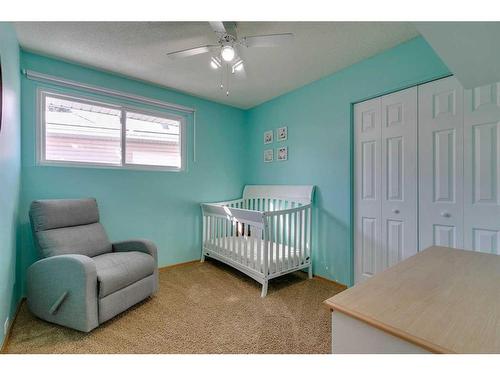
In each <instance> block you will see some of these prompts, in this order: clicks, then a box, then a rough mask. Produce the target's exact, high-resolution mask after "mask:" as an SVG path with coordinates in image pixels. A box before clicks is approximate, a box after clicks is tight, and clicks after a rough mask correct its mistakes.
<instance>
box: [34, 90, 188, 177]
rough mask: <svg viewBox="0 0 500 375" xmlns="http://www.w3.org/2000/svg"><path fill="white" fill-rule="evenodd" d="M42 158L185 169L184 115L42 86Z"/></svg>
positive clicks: (55, 162) (43, 161)
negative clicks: (91, 98)
mask: <svg viewBox="0 0 500 375" xmlns="http://www.w3.org/2000/svg"><path fill="white" fill-rule="evenodd" d="M40 97H41V111H42V113H41V116H40V128H39V129H40V132H39V137H38V138H39V139H38V145H39V152H38V155H39V162H40V164H46V165H68V164H69V165H90V166H101V167H123V168H146V169H164V170H182V169H183V168H184V158H183V151H184V150H183V142H182V141H183V124H184V122H183V119H182V118H181V117H179V116H175V115H171V114H166V113H157V112H152V111H145V110H138V109H129V108H128V107H124V106H116V105H112V104H105V103H101V102H94V101H91V100H87V99H83V98H75V97H69V96H63V95H59V94H53V93H49V92H46V91H41V96H40Z"/></svg>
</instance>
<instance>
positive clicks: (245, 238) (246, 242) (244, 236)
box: [243, 224, 249, 266]
mask: <svg viewBox="0 0 500 375" xmlns="http://www.w3.org/2000/svg"><path fill="white" fill-rule="evenodd" d="M248 228H249V225H248V224H246V225H245V227H244V228H243V229H244V231H246V235H245V233H243V240H244V241H245V260H244V262H245V266H248Z"/></svg>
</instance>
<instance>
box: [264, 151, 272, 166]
mask: <svg viewBox="0 0 500 375" xmlns="http://www.w3.org/2000/svg"><path fill="white" fill-rule="evenodd" d="M273 159H274V153H273V149H272V148H270V149H268V150H264V163H271V162H272V161H273Z"/></svg>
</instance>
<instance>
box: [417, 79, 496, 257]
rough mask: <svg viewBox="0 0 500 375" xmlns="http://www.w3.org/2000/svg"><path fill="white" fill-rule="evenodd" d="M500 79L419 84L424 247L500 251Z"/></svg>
mask: <svg viewBox="0 0 500 375" xmlns="http://www.w3.org/2000/svg"><path fill="white" fill-rule="evenodd" d="M499 88H500V85H499V84H498V83H494V84H490V85H485V86H481V87H477V88H474V89H471V90H464V89H463V87H462V85H461V84H460V83H459V82H458V81H457V79H455V78H454V77H449V78H445V79H441V80H438V81H434V82H430V83H427V84H425V85H422V86H419V87H418V90H419V98H418V106H419V120H418V132H419V141H418V147H419V166H420V168H419V169H420V172H419V183H420V184H419V189H420V191H419V213H418V214H419V232H420V242H419V248H420V249H421V250H423V249H426V248H427V247H429V246H432V245H441V246H449V247H456V248H463V249H466V250H475V251H483V252H489V253H496V254H500V173H499V167H500V125H499V122H500V90H499Z"/></svg>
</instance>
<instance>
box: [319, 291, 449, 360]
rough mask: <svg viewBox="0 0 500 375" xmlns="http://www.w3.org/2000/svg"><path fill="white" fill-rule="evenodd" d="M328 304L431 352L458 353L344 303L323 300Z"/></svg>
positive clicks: (330, 307) (333, 308) (334, 308)
mask: <svg viewBox="0 0 500 375" xmlns="http://www.w3.org/2000/svg"><path fill="white" fill-rule="evenodd" d="M323 303H324V304H325V305H326V306H328V308H329V309H330V311H332V312H333V310H336V311H339V312H341V313H343V314H346V315H348V316H350V317H351V318H354V319H357V320H360V321H362V322H363V323H366V324H368V325H370V326H372V327H374V328H377V329H379V330H381V331H384V332H386V333H389V334H391V335H393V336H396V337H398V338H400V339H403V340H405V341H408V342H410V343H412V344H415V345H417V346H420V347H421V348H423V349H425V350H427V351H429V352H431V353H436V354H456V353H455V352H453V351H450V350H449V349H446V348H443V347H441V346H439V345H436V344H433V343H431V342H429V341H427V340H424V339H421V338H419V337H416V336H413V335H410V334H408V333H406V332H404V331H402V330H400V329H398V328H395V327H392V326H390V325H388V324H384V323H381V322H379V321H378V320H376V319H373V318H370V317H368V316H366V315H364V314H361V313H359V312H356V311H352V310H350V309H347V308H345V307H344V306H342V305H339V304H337V303H335V302H332V301H330V300H329V299H327V300H326V301H324V302H323Z"/></svg>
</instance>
